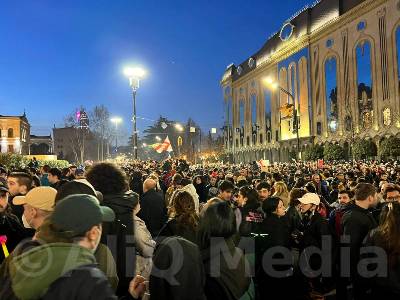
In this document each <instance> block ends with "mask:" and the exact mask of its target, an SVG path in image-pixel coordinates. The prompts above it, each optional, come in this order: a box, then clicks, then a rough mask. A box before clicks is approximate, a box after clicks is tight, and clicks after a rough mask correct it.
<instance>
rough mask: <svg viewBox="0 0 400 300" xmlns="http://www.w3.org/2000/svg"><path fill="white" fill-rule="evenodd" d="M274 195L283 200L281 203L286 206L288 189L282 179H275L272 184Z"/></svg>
mask: <svg viewBox="0 0 400 300" xmlns="http://www.w3.org/2000/svg"><path fill="white" fill-rule="evenodd" d="M274 191H275V192H274V194H273V196H274V197H278V198H280V199H281V200H282V201H283V204H284V205H285V207H287V206H288V204H289V191H288V188H287V186H286V183H284V182H283V181H277V182H275V184H274Z"/></svg>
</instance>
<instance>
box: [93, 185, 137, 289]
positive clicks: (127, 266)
mask: <svg viewBox="0 0 400 300" xmlns="http://www.w3.org/2000/svg"><path fill="white" fill-rule="evenodd" d="M102 205H104V206H108V207H110V208H111V209H112V210H113V211H114V213H115V216H116V218H115V221H114V222H106V223H103V232H102V236H101V242H102V243H103V244H105V245H107V247H108V248H109V249H110V250H111V253H112V255H113V257H114V260H115V262H116V264H117V274H118V278H119V284H118V289H117V295H119V296H120V295H124V294H126V291H127V290H128V287H129V282H130V281H131V279H132V278H133V276H134V272H133V267H131V266H134V265H135V255H134V253H132V252H133V251H132V250H131V249H132V248H133V247H134V245H133V243H134V225H133V205H134V197H133V192H132V191H129V192H126V193H124V194H119V195H104V196H103V202H102Z"/></svg>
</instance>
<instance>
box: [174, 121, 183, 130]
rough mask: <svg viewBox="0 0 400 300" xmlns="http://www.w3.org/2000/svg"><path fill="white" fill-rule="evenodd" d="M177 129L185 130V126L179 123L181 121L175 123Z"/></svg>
mask: <svg viewBox="0 0 400 300" xmlns="http://www.w3.org/2000/svg"><path fill="white" fill-rule="evenodd" d="M175 129H176V130H178V131H180V132H182V131H183V127H182V125H181V124H179V123H176V124H175Z"/></svg>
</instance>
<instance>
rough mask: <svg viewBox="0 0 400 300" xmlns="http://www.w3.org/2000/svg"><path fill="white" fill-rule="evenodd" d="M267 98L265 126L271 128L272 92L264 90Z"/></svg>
mask: <svg viewBox="0 0 400 300" xmlns="http://www.w3.org/2000/svg"><path fill="white" fill-rule="evenodd" d="M264 98H265V124H267V127H268V128H269V127H270V125H271V90H270V89H264Z"/></svg>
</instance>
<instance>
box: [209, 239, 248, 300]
mask: <svg viewBox="0 0 400 300" xmlns="http://www.w3.org/2000/svg"><path fill="white" fill-rule="evenodd" d="M202 257H203V263H204V267H205V272H206V286H205V294H206V297H207V299H227V300H233V299H240V298H241V297H242V296H243V295H245V294H246V292H247V291H248V289H249V287H250V282H251V280H250V277H248V276H250V274H249V269H247V267H246V265H247V262H246V259H245V256H244V254H243V252H242V250H240V249H239V248H236V247H235V244H234V241H233V240H232V239H222V240H221V241H220V243H213V244H212V246H211V247H210V248H208V249H204V250H202ZM230 257H231V258H232V257H235V259H239V260H238V261H237V263H236V264H235V266H234V267H232V266H231V265H230V264H229V258H230ZM216 262H219V263H216ZM247 266H248V265H247ZM216 286H217V287H219V288H216Z"/></svg>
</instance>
